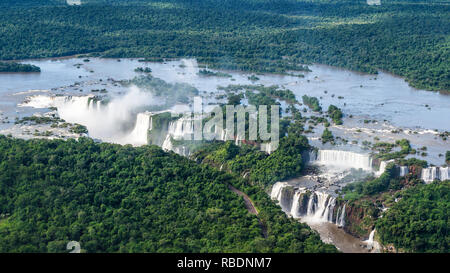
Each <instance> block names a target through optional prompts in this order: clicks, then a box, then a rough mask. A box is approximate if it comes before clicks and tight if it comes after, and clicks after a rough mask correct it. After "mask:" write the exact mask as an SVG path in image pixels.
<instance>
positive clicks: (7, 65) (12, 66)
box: [0, 62, 41, 72]
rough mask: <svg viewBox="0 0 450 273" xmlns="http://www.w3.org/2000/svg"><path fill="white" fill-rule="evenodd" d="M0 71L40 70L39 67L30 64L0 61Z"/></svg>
mask: <svg viewBox="0 0 450 273" xmlns="http://www.w3.org/2000/svg"><path fill="white" fill-rule="evenodd" d="M0 72H41V68H39V67H38V66H35V65H32V64H20V63H14V62H0Z"/></svg>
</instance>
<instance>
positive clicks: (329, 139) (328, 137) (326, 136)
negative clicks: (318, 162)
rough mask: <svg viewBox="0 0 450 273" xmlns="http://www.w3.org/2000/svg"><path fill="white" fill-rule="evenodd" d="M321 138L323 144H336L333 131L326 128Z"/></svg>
mask: <svg viewBox="0 0 450 273" xmlns="http://www.w3.org/2000/svg"><path fill="white" fill-rule="evenodd" d="M321 138H322V143H327V142H331V143H333V142H334V136H333V134H332V133H331V131H330V130H328V128H325V130H323V133H322V137H321Z"/></svg>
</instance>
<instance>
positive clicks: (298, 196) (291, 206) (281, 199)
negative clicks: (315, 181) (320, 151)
mask: <svg viewBox="0 0 450 273" xmlns="http://www.w3.org/2000/svg"><path fill="white" fill-rule="evenodd" d="M270 197H271V198H272V199H273V200H277V201H278V203H279V205H280V206H281V208H282V209H283V211H285V212H286V213H287V214H289V215H290V216H292V217H294V218H302V219H304V220H306V221H307V222H308V221H310V222H330V223H335V224H336V225H338V226H340V227H343V226H344V224H345V220H344V218H345V206H346V205H345V204H344V205H343V206H342V207H337V208H336V198H335V197H333V196H331V195H330V194H328V193H325V192H321V191H310V190H308V189H306V188H295V187H293V186H291V185H289V184H288V183H286V182H277V183H275V184H274V185H273V187H272V191H271V193H270ZM335 210H337V213H336V216H334V211H335Z"/></svg>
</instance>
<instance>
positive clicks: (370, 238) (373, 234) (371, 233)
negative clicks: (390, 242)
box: [365, 229, 375, 249]
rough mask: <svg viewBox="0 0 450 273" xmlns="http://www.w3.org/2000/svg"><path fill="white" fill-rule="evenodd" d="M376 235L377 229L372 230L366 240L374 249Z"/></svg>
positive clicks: (369, 247)
mask: <svg viewBox="0 0 450 273" xmlns="http://www.w3.org/2000/svg"><path fill="white" fill-rule="evenodd" d="M374 236H375V229H374V230H372V231H371V232H370V235H369V239H368V240H367V241H365V242H366V243H367V248H368V249H372V248H373V242H374V241H373V237H374Z"/></svg>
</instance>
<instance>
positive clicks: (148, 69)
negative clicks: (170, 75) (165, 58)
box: [134, 67, 152, 73]
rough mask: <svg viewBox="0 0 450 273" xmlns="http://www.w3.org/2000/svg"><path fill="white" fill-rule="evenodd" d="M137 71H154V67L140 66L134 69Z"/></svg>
mask: <svg viewBox="0 0 450 273" xmlns="http://www.w3.org/2000/svg"><path fill="white" fill-rule="evenodd" d="M134 71H135V72H140V73H152V69H151V68H150V67H145V68H143V67H138V68H136V69H135V70H134Z"/></svg>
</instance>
